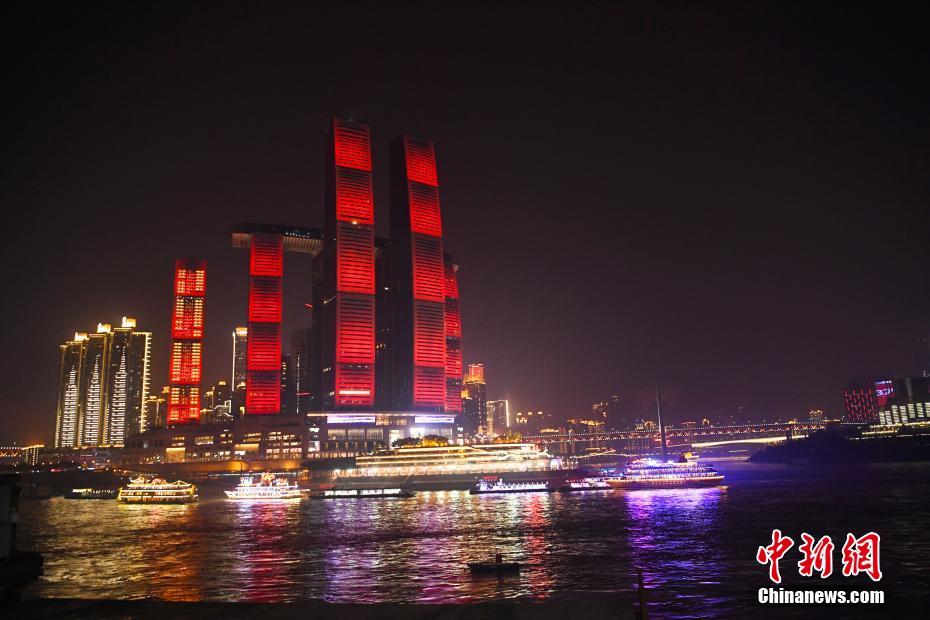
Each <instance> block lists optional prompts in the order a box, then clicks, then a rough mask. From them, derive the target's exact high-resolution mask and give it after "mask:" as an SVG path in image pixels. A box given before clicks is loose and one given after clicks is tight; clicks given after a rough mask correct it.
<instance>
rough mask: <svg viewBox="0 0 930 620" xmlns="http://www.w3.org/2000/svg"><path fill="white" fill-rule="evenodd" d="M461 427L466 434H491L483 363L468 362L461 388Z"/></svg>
mask: <svg viewBox="0 0 930 620" xmlns="http://www.w3.org/2000/svg"><path fill="white" fill-rule="evenodd" d="M461 426H462V429H463V430H464V432H465V434H466V435H472V436H474V435H493V434H494V433H495V432H496V431H495V429H494V421H493V420H492V419H491V418H490V417H489V416H488V400H487V385H486V384H485V381H484V364H469V365H468V374H467V375H465V381H464V389H463V390H462V424H461Z"/></svg>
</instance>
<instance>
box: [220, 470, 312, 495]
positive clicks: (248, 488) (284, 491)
mask: <svg viewBox="0 0 930 620" xmlns="http://www.w3.org/2000/svg"><path fill="white" fill-rule="evenodd" d="M226 496H227V497H229V499H234V500H295V499H301V498H302V497H303V494H302V493H301V492H300V487H298V486H297V484H296V483H295V484H291V483H290V482H288V480H287V479H286V478H276V477H275V475H274V474H272V473H269V472H265V473H264V474H262V476H261V478H259V480H258V482H255V480H254V479H253V478H252V477H251V476H243V477H242V478H240V479H239V486H237V487H236V488H235V489H233V490H232V491H226Z"/></svg>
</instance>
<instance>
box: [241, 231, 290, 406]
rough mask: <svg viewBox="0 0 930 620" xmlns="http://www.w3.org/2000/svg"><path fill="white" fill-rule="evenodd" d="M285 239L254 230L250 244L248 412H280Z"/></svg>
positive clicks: (247, 362)
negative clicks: (282, 282)
mask: <svg viewBox="0 0 930 620" xmlns="http://www.w3.org/2000/svg"><path fill="white" fill-rule="evenodd" d="M283 275H284V240H283V238H282V237H281V235H276V234H267V233H255V234H253V235H252V239H251V245H250V246H249V276H250V279H249V335H248V354H247V360H246V388H245V413H246V415H266V414H278V413H281V314H282V307H283V304H282V302H283V298H282V288H281V278H282V276H283Z"/></svg>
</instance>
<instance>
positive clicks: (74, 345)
mask: <svg viewBox="0 0 930 620" xmlns="http://www.w3.org/2000/svg"><path fill="white" fill-rule="evenodd" d="M135 326H136V322H135V319H132V318H129V317H123V321H122V324H121V326H120V327H117V328H116V329H114V328H113V327H112V326H111V325H110V324H109V323H99V324H98V325H97V331H96V333H93V334H87V333H84V332H78V333H76V334H75V335H74V339H73V340H70V341H68V342H66V343H65V344H63V345H61V347H59V350H60V358H59V379H58V406H57V412H56V421H55V447H56V448H76V447H81V446H99V445H108V446H109V445H112V446H121V445H123V442H124V441H125V438H126V437H127V436H129V435H132V434H136V433H139V432H141V431H142V430H143V425H144V424H145V418H144V414H145V411H144V404H145V401H146V399H147V398H148V391H149V376H150V369H149V361H150V355H151V334H150V333H149V332H137V331H135Z"/></svg>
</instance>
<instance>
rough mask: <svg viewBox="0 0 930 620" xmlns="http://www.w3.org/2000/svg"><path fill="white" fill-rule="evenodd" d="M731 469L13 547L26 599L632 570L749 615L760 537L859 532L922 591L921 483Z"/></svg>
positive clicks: (103, 515) (234, 510) (623, 575)
mask: <svg viewBox="0 0 930 620" xmlns="http://www.w3.org/2000/svg"><path fill="white" fill-rule="evenodd" d="M734 467H735V469H734V470H733V471H731V472H728V478H727V480H728V485H727V486H726V487H722V488H711V489H685V490H661V491H627V492H621V491H609V492H591V493H580V494H568V495H566V494H561V493H551V494H548V493H542V494H535V493H530V494H510V495H499V496H493V495H482V496H476V495H470V494H468V493H467V492H462V491H441V492H435V491H434V492H421V493H419V494H418V495H417V496H416V497H415V498H411V499H384V500H358V499H353V498H345V499H335V500H308V501H304V502H299V503H296V502H287V503H264V502H251V503H243V502H228V501H223V500H206V501H201V502H200V503H198V504H190V505H180V506H125V505H121V504H117V503H116V502H110V501H103V500H101V501H76V500H65V499H61V498H56V499H52V500H49V501H31V502H30V501H24V502H22V506H21V512H22V519H21V538H22V540H23V541H24V542H25V544H26V545H31V546H34V547H35V548H36V549H38V550H39V551H41V552H42V553H43V554H44V555H45V558H46V565H45V575H44V577H43V578H42V579H41V580H40V581H39V582H38V583H37V584H35V585H34V586H33V587H32V588H31V592H30V593H31V594H32V595H35V596H54V597H78V598H88V597H92V598H142V597H157V598H163V599H170V600H232V601H256V602H258V601H293V600H309V599H322V600H327V601H333V602H350V601H351V602H376V601H404V602H433V603H438V602H468V601H476V600H487V599H501V598H532V599H546V598H559V599H563V598H567V599H576V598H581V599H583V598H601V597H609V598H611V599H620V600H622V601H624V603H623V604H628V603H629V602H630V601H632V600H633V599H634V598H635V594H634V591H633V584H634V582H635V570H636V568H637V567H642V569H643V571H644V579H645V582H646V585H647V588H649V590H648V592H649V598H650V601H651V603H652V609H653V610H654V612H657V613H659V614H660V615H661V612H668V613H674V614H675V615H676V616H682V615H684V616H693V617H701V616H707V615H708V614H710V613H711V610H712V612H713V614H712V615H725V614H730V615H734V614H735V615H739V613H741V611H744V610H747V609H749V610H751V609H753V607H754V605H755V602H754V601H755V598H754V592H755V589H756V588H758V587H760V586H763V585H766V583H765V581H764V579H765V571H764V568H761V567H759V566H758V565H757V564H755V560H754V553H755V549H756V547H757V546H758V545H759V544H761V542H764V541H765V539H766V538H767V537H768V535H769V534H770V532H771V528H772V527H773V526H774V527H781V528H783V529H784V530H786V531H790V532H796V534H799V533H800V531H801V530H802V529H804V530H805V531H812V532H817V533H819V534H825V533H831V534H833V535H834V536H837V535H838V534H839V533H840V530H843V531H845V530H846V529H849V530H851V531H855V530H859V529H863V528H864V527H870V528H871V529H876V531H879V532H880V533H882V537H883V540H882V543H883V547H882V553H883V564H884V566H883V570H884V572H885V573H886V575H887V576H888V578H889V579H892V580H899V581H900V582H902V583H906V584H907V588H902V589H901V590H905V591H906V592H905V593H906V594H907V595H914V596H916V595H917V594H918V593H919V590H918V591H915V587H917V588H925V589H924V590H923V591H924V592H926V591H927V588H930V585H928V581H930V577H928V569H927V566H926V562H925V561H922V560H921V558H922V557H923V556H922V554H923V553H924V551H925V549H926V548H930V540H928V536H930V535H928V533H927V530H926V528H924V527H923V524H924V523H926V522H927V521H928V520H930V509H928V506H927V501H926V499H925V498H926V497H928V496H930V482H928V481H930V468H928V467H926V466H925V467H924V468H923V469H919V470H917V472H916V473H915V472H914V471H910V472H905V475H902V474H901V471H900V470H877V473H875V472H872V473H873V474H874V476H872V477H871V478H870V477H868V476H866V477H864V478H863V477H860V478H859V479H857V480H855V481H854V482H850V483H846V482H837V480H835V479H833V478H830V477H829V476H826V475H821V476H811V475H810V471H809V470H808V471H807V472H799V471H798V470H786V469H784V468H781V469H778V468H766V467H762V468H753V466H750V465H742V464H740V466H734ZM870 471H871V470H870ZM889 472H890V473H889ZM863 531H867V530H863ZM886 533H887V536H886ZM886 541H887V542H886ZM496 551H500V552H501V553H503V554H504V555H505V556H506V557H507V558H508V559H515V560H519V561H521V562H525V563H526V564H527V567H526V569H525V570H523V571H521V572H520V573H519V574H514V575H508V576H500V577H498V576H473V575H471V574H470V573H469V572H468V571H467V569H466V568H465V567H466V564H467V562H470V561H476V560H487V559H490V558H491V557H493V554H494V553H495V552H496ZM905 570H906V571H907V572H906V573H904V572H902V571H905ZM831 579H832V578H831ZM839 585H848V584H842V583H841V584H839Z"/></svg>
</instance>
